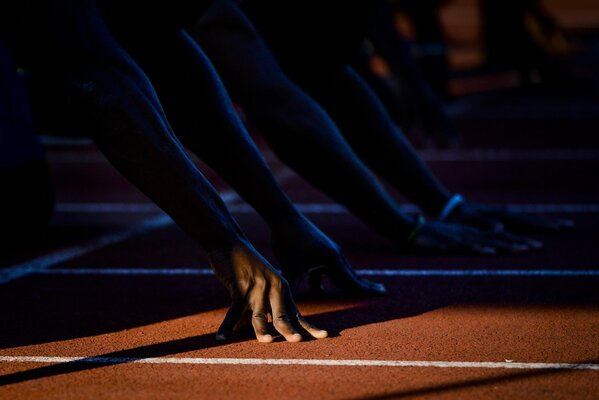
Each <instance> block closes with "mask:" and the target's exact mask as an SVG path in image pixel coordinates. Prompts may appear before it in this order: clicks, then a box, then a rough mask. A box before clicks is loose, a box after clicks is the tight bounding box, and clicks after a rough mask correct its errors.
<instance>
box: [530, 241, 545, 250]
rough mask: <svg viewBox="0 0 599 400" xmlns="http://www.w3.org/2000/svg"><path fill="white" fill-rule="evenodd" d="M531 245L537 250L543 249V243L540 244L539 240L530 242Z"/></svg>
mask: <svg viewBox="0 0 599 400" xmlns="http://www.w3.org/2000/svg"><path fill="white" fill-rule="evenodd" d="M529 245H530V247H532V248H533V249H536V250H539V249H542V248H543V242H540V241H538V240H530V241H529Z"/></svg>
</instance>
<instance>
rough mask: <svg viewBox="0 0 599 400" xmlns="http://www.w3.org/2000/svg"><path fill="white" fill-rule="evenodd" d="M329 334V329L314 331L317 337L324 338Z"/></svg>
mask: <svg viewBox="0 0 599 400" xmlns="http://www.w3.org/2000/svg"><path fill="white" fill-rule="evenodd" d="M328 336H329V332H327V331H323V330H320V331H317V332H314V337H315V338H316V339H324V338H326V337H328Z"/></svg>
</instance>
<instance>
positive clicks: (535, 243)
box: [494, 232, 543, 250]
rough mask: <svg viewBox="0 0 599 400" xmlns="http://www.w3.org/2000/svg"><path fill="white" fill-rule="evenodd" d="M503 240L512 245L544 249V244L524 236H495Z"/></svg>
mask: <svg viewBox="0 0 599 400" xmlns="http://www.w3.org/2000/svg"><path fill="white" fill-rule="evenodd" d="M494 235H495V236H496V237H498V238H499V239H501V240H505V241H508V242H512V243H519V244H524V245H526V246H528V248H529V249H533V250H538V249H542V248H543V242H540V241H538V240H535V239H530V238H526V237H522V236H516V235H513V234H511V233H507V232H499V233H496V234H494Z"/></svg>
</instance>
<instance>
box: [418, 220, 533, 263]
mask: <svg viewBox="0 0 599 400" xmlns="http://www.w3.org/2000/svg"><path fill="white" fill-rule="evenodd" d="M408 246H409V249H412V250H419V251H424V252H428V253H430V252H432V253H443V254H477V255H493V254H496V253H511V254H514V253H523V252H526V251H529V250H531V249H535V248H539V247H540V246H541V244H540V243H539V242H537V241H535V240H530V239H525V238H520V237H517V236H514V235H510V234H508V233H504V232H486V231H481V230H478V229H476V228H473V227H471V226H463V225H457V224H451V223H446V222H438V221H431V222H426V223H424V224H423V225H422V226H421V227H420V229H419V230H418V232H417V233H416V234H414V236H413V238H411V240H410V241H409V242H408Z"/></svg>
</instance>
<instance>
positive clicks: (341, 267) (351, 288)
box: [325, 259, 387, 295]
mask: <svg viewBox="0 0 599 400" xmlns="http://www.w3.org/2000/svg"><path fill="white" fill-rule="evenodd" d="M325 273H326V274H327V276H328V277H329V278H330V280H331V282H332V283H333V284H334V285H335V286H337V287H338V288H339V289H343V290H346V291H348V292H350V293H354V294H362V295H380V294H384V293H386V292H387V290H386V289H385V286H384V285H382V284H380V283H376V282H372V281H369V280H368V279H364V278H361V277H359V276H358V274H357V273H356V271H355V270H354V269H353V268H352V267H351V266H350V265H349V264H348V263H347V261H346V260H345V259H339V260H338V262H337V264H336V265H334V266H330V267H329V268H327V270H326V272H325Z"/></svg>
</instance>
